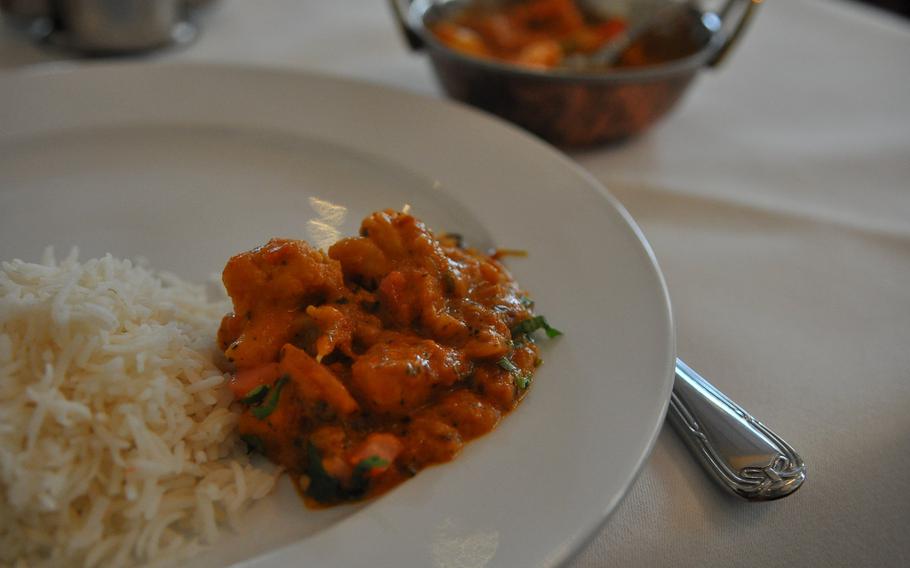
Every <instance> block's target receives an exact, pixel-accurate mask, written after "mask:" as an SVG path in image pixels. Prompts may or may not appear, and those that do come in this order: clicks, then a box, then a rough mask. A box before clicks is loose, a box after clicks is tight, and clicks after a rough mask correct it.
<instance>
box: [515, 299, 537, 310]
mask: <svg viewBox="0 0 910 568" xmlns="http://www.w3.org/2000/svg"><path fill="white" fill-rule="evenodd" d="M518 301H519V302H520V303H521V305H522V306H524V307H526V308H527V309H529V310H530V309H531V308H533V307H534V300H532V299H531V298H529V297H527V296H521V297H519V298H518Z"/></svg>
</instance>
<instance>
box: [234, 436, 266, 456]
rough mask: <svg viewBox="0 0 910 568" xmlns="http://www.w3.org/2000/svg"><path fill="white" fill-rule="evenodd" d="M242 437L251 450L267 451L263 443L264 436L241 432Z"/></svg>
mask: <svg viewBox="0 0 910 568" xmlns="http://www.w3.org/2000/svg"><path fill="white" fill-rule="evenodd" d="M240 439H241V440H243V441H244V443H245V444H246V448H247V450H248V451H249V452H259V453H260V454H262V453H265V446H264V445H263V443H262V438H260V437H259V436H257V435H256V434H241V435H240Z"/></svg>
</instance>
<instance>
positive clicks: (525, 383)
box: [515, 373, 531, 390]
mask: <svg viewBox="0 0 910 568" xmlns="http://www.w3.org/2000/svg"><path fill="white" fill-rule="evenodd" d="M515 386H516V387H518V390H525V389H527V388H528V387H529V386H531V373H518V374H516V375H515Z"/></svg>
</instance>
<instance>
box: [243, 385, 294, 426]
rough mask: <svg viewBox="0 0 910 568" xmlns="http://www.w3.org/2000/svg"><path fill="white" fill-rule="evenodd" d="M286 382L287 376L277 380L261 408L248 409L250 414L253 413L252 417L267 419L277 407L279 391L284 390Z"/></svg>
mask: <svg viewBox="0 0 910 568" xmlns="http://www.w3.org/2000/svg"><path fill="white" fill-rule="evenodd" d="M287 382H288V376H287V375H285V376H283V377H281V378H280V379H278V380H277V381H276V382H275V387H274V388H273V389H272V390H271V391H270V392H269V396H268V398H266V399H265V402H263V403H262V405H261V406H254V407H253V408H251V409H250V412H252V413H253V416H255V417H256V418H258V419H260V420H265V419H266V418H268V416H269V414H271V413H272V412H274V411H275V407H276V406H278V398H279V397H280V396H281V389H282V388H284V385H285V384H286V383H287Z"/></svg>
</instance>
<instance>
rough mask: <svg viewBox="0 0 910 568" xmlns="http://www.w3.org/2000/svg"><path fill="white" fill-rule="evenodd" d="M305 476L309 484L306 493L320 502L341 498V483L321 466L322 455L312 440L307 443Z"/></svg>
mask: <svg viewBox="0 0 910 568" xmlns="http://www.w3.org/2000/svg"><path fill="white" fill-rule="evenodd" d="M306 453H307V470H306V473H307V476H309V478H310V484H309V485H308V486H307V488H306V493H307V495H309V496H310V497H312V498H313V499H315V500H317V501H319V502H320V503H334V502H336V501H338V500H339V499H340V498H341V483H340V482H339V481H338V480H337V479H335V478H334V477H332V476H331V475H329V474H328V473H327V472H326V471H325V468H324V467H322V455H321V454H320V453H319V449H318V448H317V447H316V446H314V445H313V443H312V442H309V443H308V444H307V452H306Z"/></svg>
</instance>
